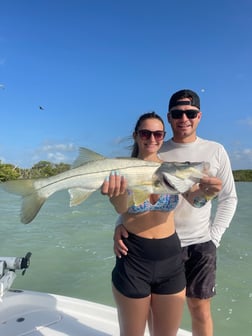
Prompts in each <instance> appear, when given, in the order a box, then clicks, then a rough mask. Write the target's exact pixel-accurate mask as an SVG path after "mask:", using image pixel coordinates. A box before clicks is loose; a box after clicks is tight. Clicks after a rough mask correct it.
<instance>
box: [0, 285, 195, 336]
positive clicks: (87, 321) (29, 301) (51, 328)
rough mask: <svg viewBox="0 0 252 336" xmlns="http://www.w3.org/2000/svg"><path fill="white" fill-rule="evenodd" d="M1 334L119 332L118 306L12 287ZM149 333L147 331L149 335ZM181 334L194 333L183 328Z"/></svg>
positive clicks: (1, 311)
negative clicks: (13, 288)
mask: <svg viewBox="0 0 252 336" xmlns="http://www.w3.org/2000/svg"><path fill="white" fill-rule="evenodd" d="M0 335H4V336H64V335H68V336H109V335H110V336H111V335H112V336H118V335H119V327H118V321H117V313H116V309H115V308H113V307H109V306H106V305H102V304H99V303H94V302H90V301H86V300H80V299H75V298H70V297H65V296H60V295H54V294H47V293H40V292H32V291H19V290H11V291H9V292H7V293H6V294H5V295H4V297H3V298H2V302H0ZM148 335H149V333H148V331H146V333H145V336H148ZM178 336H191V333H190V332H188V331H184V330H181V329H180V330H179V333H178Z"/></svg>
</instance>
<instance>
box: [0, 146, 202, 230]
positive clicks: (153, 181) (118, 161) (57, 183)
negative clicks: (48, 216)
mask: <svg viewBox="0 0 252 336" xmlns="http://www.w3.org/2000/svg"><path fill="white" fill-rule="evenodd" d="M207 169H208V163H205V162H197V163H196V162H194V163H189V162H185V163H176V162H164V163H158V162H153V161H144V160H140V159H136V158H111V159H110V158H105V157H104V156H102V155H100V154H97V153H95V152H93V151H91V150H89V149H87V148H80V155H79V157H78V159H77V160H76V161H75V162H74V165H73V168H72V169H70V170H68V171H66V172H63V173H60V174H58V175H55V176H51V177H49V178H39V179H23V180H21V179H20V180H12V181H8V182H5V183H1V184H0V186H1V187H2V188H3V189H4V190H6V191H8V192H10V193H13V194H17V195H21V196H22V197H23V203H22V209H21V215H20V217H21V222H23V223H24V224H27V223H30V222H31V221H32V220H33V219H34V218H35V216H36V215H37V213H38V212H39V210H40V208H41V206H42V205H43V204H44V202H45V201H46V200H47V198H48V197H49V196H51V195H52V194H54V193H55V192H57V191H60V190H63V189H68V191H69V194H70V206H75V205H78V204H80V203H82V202H83V201H85V200H86V199H87V197H88V196H89V195H90V194H91V193H93V192H94V191H96V190H98V189H99V188H101V186H102V184H103V182H104V180H105V178H106V177H107V176H109V174H110V173H111V171H118V172H119V173H120V175H123V176H124V177H125V178H126V180H127V188H128V189H129V190H131V191H132V193H133V203H134V204H135V205H138V204H141V203H142V202H143V201H144V200H146V199H147V198H148V195H149V194H179V193H183V192H185V191H187V190H188V189H190V188H191V186H192V185H193V184H195V183H197V182H199V180H200V179H201V178H202V177H203V176H205V175H206V174H205V173H206V171H207Z"/></svg>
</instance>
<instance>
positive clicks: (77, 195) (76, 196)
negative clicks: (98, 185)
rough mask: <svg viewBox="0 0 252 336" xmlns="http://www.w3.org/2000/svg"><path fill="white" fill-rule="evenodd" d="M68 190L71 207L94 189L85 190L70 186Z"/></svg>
mask: <svg viewBox="0 0 252 336" xmlns="http://www.w3.org/2000/svg"><path fill="white" fill-rule="evenodd" d="M68 192H69V194H70V207H72V206H76V205H79V204H81V203H82V202H84V201H85V200H86V199H87V198H88V197H89V196H90V195H91V194H92V193H93V192H94V190H92V191H90V190H89V191H87V190H86V189H83V188H72V189H68Z"/></svg>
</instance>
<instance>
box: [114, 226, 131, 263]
mask: <svg viewBox="0 0 252 336" xmlns="http://www.w3.org/2000/svg"><path fill="white" fill-rule="evenodd" d="M122 237H124V238H128V232H127V230H126V229H125V227H124V226H123V225H122V224H120V225H118V226H117V227H116V228H115V232H114V252H115V255H117V257H118V258H121V257H122V254H123V255H127V253H128V248H127V246H126V245H125V244H124V242H123V241H122Z"/></svg>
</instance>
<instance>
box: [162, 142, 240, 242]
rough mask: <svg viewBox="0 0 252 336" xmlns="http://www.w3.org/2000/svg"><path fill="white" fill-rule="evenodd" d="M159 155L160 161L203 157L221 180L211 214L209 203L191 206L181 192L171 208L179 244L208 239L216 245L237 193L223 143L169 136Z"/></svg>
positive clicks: (225, 225) (234, 206)
mask: <svg viewBox="0 0 252 336" xmlns="http://www.w3.org/2000/svg"><path fill="white" fill-rule="evenodd" d="M159 157H160V158H161V159H162V160H163V161H178V162H184V161H191V162H193V161H194V162H200V161H206V162H209V163H210V174H211V175H212V176H215V177H218V178H220V179H221V180H222V190H221V192H220V193H219V195H218V198H217V208H216V212H215V213H214V216H213V217H212V216H211V210H212V204H211V202H207V204H206V205H205V206H203V207H202V208H194V207H193V206H191V205H190V204H189V203H188V202H187V201H186V200H185V199H184V198H183V197H182V196H180V197H179V204H178V205H177V207H176V209H175V225H176V231H177V233H178V236H179V238H180V240H181V245H182V246H188V245H192V244H198V243H203V242H206V241H209V240H212V241H213V243H214V244H215V245H216V247H218V246H219V244H220V240H221V237H222V235H223V233H224V232H225V230H226V228H228V227H229V225H230V222H231V220H232V218H233V216H234V213H235V210H236V206H237V195H236V190H235V183H234V179H233V174H232V169H231V165H230V160H229V157H228V155H227V152H226V150H225V149H224V147H223V146H222V145H221V144H219V143H217V142H214V141H209V140H204V139H201V138H199V137H198V138H197V139H196V141H195V142H191V143H187V144H181V143H176V142H174V141H173V140H168V141H167V142H165V143H164V144H163V146H162V148H161V150H160V153H159Z"/></svg>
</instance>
